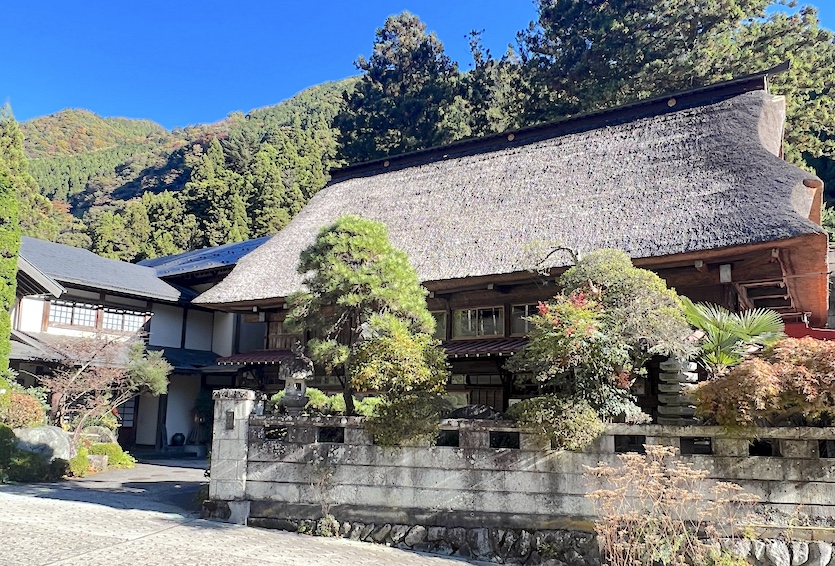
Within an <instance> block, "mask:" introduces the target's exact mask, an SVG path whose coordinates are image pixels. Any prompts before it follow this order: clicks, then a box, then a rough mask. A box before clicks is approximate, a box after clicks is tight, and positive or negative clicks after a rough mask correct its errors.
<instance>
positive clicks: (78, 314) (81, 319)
mask: <svg viewBox="0 0 835 566" xmlns="http://www.w3.org/2000/svg"><path fill="white" fill-rule="evenodd" d="M72 323H73V324H74V325H76V326H95V325H96V309H94V308H90V307H86V306H76V307H74V308H73V318H72Z"/></svg>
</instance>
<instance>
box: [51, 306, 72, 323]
mask: <svg viewBox="0 0 835 566" xmlns="http://www.w3.org/2000/svg"><path fill="white" fill-rule="evenodd" d="M49 322H57V323H58V324H72V306H70V305H62V304H59V303H51V304H50V305H49Z"/></svg>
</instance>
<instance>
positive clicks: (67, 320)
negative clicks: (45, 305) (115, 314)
mask: <svg viewBox="0 0 835 566" xmlns="http://www.w3.org/2000/svg"><path fill="white" fill-rule="evenodd" d="M96 311H98V309H97V308H96V305H88V304H84V303H68V302H63V301H53V302H52V303H50V305H49V322H50V323H51V324H59V325H66V326H85V327H90V328H95V326H96Z"/></svg>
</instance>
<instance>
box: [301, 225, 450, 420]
mask: <svg viewBox="0 0 835 566" xmlns="http://www.w3.org/2000/svg"><path fill="white" fill-rule="evenodd" d="M298 269H299V273H303V274H306V275H305V278H304V285H305V288H306V289H308V291H306V292H300V293H296V294H294V295H292V296H291V297H289V298H288V303H289V305H290V313H289V315H288V317H287V322H288V324H289V325H290V326H291V327H295V328H296V329H299V330H303V329H304V330H310V331H312V332H313V333H314V335H315V336H316V337H317V338H315V339H314V340H311V341H310V342H309V343H308V346H309V347H310V350H311V355H312V357H313V360H314V361H315V362H316V363H317V364H320V365H322V366H324V367H325V368H326V369H329V370H340V369H341V370H342V371H341V373H342V376H341V377H340V379H342V384H343V387H344V397H345V404H346V408H347V411H348V413H349V414H350V413H351V412H353V400H352V397H351V393H352V391H353V389H354V383H353V382H352V378H356V379H357V380H359V383H361V384H363V385H366V386H367V385H369V384H371V383H372V382H373V386H374V387H375V388H376V389H391V390H394V389H395V384H394V381H395V380H396V379H399V380H401V381H403V383H401V384H400V385H397V386H396V387H401V388H402V387H408V386H407V385H405V384H411V386H412V389H413V390H415V391H433V390H437V385H438V381H439V380H440V382H441V383H445V379H446V368H445V365H444V363H443V356H441V357H440V358H439V357H438V356H435V355H434V353H433V352H434V349H435V343H434V342H433V341H432V340H431V339H424V338H420V337H417V335H427V336H428V337H431V335H432V333H433V331H434V327H435V320H434V318H433V317H432V315H431V314H430V313H429V311H428V310H427V308H426V289H424V288H423V287H422V286H421V285H420V282H419V280H418V277H417V273H416V272H415V270H414V268H413V267H412V266H411V265H410V263H409V258H408V256H407V255H406V254H405V252H403V251H401V250H399V249H397V248H395V247H393V246H392V245H391V243H389V240H388V233H387V231H386V228H385V226H384V225H383V224H381V223H379V222H373V221H370V220H365V219H362V218H359V217H356V216H343V217H341V218H340V219H338V220H337V221H336V222H335V223H334V224H333V225H331V226H329V227H326V228H324V229H323V230H322V231H321V232H319V235H318V237H317V238H316V241H315V242H314V243H313V244H312V245H311V246H310V247H308V248H307V249H305V250H304V251H303V252H302V254H301V257H300V262H299V268H298ZM407 335H408V336H407ZM369 341H370V342H371V344H375V345H376V346H370V345H369V344H368V342H369ZM393 343H394V344H396V343H401V344H404V345H405V346H404V347H405V349H404V352H403V353H404V355H407V354H406V353H407V352H418V354H415V355H411V354H409V359H410V360H409V361H407V360H405V359H401V360H400V361H399V362H392V361H391V359H390V358H391V356H392V352H393V351H394V350H393V349H392V347H391V344H393ZM427 348H431V349H432V350H433V352H429V351H427V350H426V349H427ZM375 352H377V354H380V355H383V356H385V357H387V358H389V361H388V362H386V363H388V364H389V365H391V364H393V367H401V368H405V367H411V368H412V370H411V371H409V372H406V371H405V369H404V371H403V373H402V374H398V375H397V376H396V378H395V376H394V374H393V373H391V371H389V375H388V377H389V378H390V379H386V378H385V377H383V373H380V371H381V367H382V365H374V364H375V363H376V362H375V361H380V357H379V355H375ZM383 365H386V364H385V363H384V364H383ZM387 367H388V366H387ZM368 368H370V369H368ZM416 368H421V369H416ZM395 373H397V372H395ZM372 374H379V375H380V378H379V379H382V380H383V381H385V383H382V382H376V381H373V379H374V378H372V377H369V376H371V375H372ZM389 382H391V383H389ZM399 391H401V392H402V389H400V390H399Z"/></svg>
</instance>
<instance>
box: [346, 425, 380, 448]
mask: <svg viewBox="0 0 835 566" xmlns="http://www.w3.org/2000/svg"><path fill="white" fill-rule="evenodd" d="M345 444H352V445H360V446H372V445H373V444H374V440H373V439H372V438H371V435H370V434H368V432H366V431H365V429H362V428H346V429H345Z"/></svg>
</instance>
